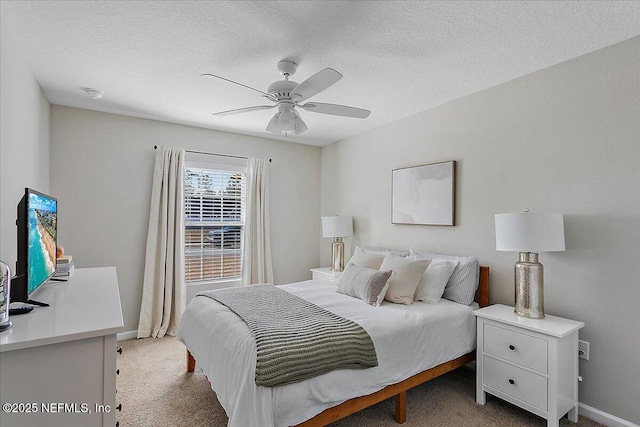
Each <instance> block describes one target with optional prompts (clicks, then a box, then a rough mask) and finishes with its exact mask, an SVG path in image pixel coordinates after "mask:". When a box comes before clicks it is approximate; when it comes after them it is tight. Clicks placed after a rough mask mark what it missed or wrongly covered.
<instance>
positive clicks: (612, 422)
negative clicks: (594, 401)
mask: <svg viewBox="0 0 640 427" xmlns="http://www.w3.org/2000/svg"><path fill="white" fill-rule="evenodd" d="M578 414H580V415H582V416H583V417H585V418H589V419H590V420H593V421H595V422H597V423H600V424H604V425H606V426H608V427H640V426H638V424H634V423H632V422H631V421H627V420H623V419H622V418H618V417H616V416H615V415H611V414H608V413H606V412H604V411H601V410H599V409H596V408H592V407H591V406H589V405H585V404H584V403H580V402H578Z"/></svg>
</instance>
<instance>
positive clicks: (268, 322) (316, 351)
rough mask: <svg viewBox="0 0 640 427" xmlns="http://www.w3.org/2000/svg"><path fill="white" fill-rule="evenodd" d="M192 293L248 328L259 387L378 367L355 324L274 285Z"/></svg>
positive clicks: (365, 337)
mask: <svg viewBox="0 0 640 427" xmlns="http://www.w3.org/2000/svg"><path fill="white" fill-rule="evenodd" d="M197 296H205V297H209V298H211V299H214V300H216V301H218V302H219V303H221V304H224V305H225V306H227V307H228V308H229V309H230V310H231V311H233V312H234V313H236V314H237V315H238V316H240V317H241V318H242V320H244V321H245V323H246V324H247V325H248V326H249V329H250V330H251V332H252V334H253V336H254V337H255V339H256V345H257V350H258V354H257V358H256V385H258V386H265V387H273V386H280V385H285V384H291V383H295V382H298V381H303V380H306V379H308V378H313V377H315V376H318V375H322V374H324V373H327V372H330V371H333V370H335V369H364V368H370V367H373V366H378V358H377V356H376V349H375V347H374V345H373V341H372V340H371V337H370V336H369V334H368V333H367V331H365V330H364V329H363V328H362V327H361V326H360V325H358V324H357V323H355V322H353V321H351V320H348V319H344V318H342V317H340V316H338V315H337V314H334V313H331V312H330V311H327V310H325V309H324V308H322V307H318V306H317V305H315V304H313V303H310V302H308V301H306V300H304V299H302V298H300V297H297V296H295V295H292V294H290V293H289V292H287V291H284V290H282V289H280V288H278V287H276V286H273V285H250V286H241V287H234V288H225V289H219V290H214V291H205V292H200V293H198V295H197Z"/></svg>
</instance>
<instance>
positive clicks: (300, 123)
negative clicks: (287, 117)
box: [293, 111, 309, 135]
mask: <svg viewBox="0 0 640 427" xmlns="http://www.w3.org/2000/svg"><path fill="white" fill-rule="evenodd" d="M293 117H294V121H295V124H296V127H295V128H293V134H294V135H300V134H301V133H302V132H305V131H307V130H309V128H308V127H307V124H306V123H305V122H304V120H302V118H300V116H299V115H298V113H296V112H295V111H294V112H293Z"/></svg>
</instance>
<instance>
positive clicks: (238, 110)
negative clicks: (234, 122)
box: [212, 105, 275, 116]
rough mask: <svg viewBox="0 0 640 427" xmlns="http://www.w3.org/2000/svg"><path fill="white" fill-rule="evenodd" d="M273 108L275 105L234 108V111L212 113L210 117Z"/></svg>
mask: <svg viewBox="0 0 640 427" xmlns="http://www.w3.org/2000/svg"><path fill="white" fill-rule="evenodd" d="M274 107H275V105H256V106H255V107H244V108H236V109H235V110H226V111H220V112H218V113H213V114H212V116H229V115H231V114H239V113H248V112H250V111H258V110H268V109H269V108H274Z"/></svg>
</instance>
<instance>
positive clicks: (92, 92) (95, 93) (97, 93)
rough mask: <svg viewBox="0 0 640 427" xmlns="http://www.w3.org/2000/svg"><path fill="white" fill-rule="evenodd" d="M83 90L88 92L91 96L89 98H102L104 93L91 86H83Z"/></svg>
mask: <svg viewBox="0 0 640 427" xmlns="http://www.w3.org/2000/svg"><path fill="white" fill-rule="evenodd" d="M82 90H84V91H85V92H87V95H88V96H89V98H91V99H101V98H102V95H103V93H102V92H100V91H99V90H96V89H91V88H87V87H85V88H82Z"/></svg>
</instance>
